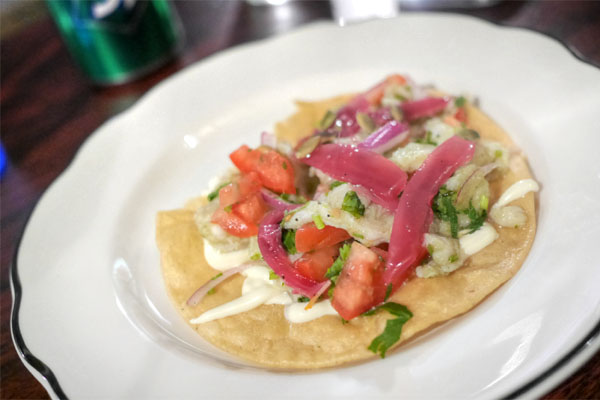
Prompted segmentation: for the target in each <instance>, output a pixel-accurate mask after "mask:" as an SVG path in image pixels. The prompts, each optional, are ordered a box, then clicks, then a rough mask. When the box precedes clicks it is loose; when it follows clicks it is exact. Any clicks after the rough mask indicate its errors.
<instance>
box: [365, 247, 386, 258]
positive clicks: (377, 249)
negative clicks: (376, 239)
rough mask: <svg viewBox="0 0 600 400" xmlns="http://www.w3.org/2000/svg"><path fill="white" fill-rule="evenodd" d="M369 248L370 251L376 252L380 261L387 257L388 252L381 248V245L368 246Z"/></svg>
mask: <svg viewBox="0 0 600 400" xmlns="http://www.w3.org/2000/svg"><path fill="white" fill-rule="evenodd" d="M369 250H371V251H372V252H374V253H375V254H377V255H378V256H379V257H381V258H380V259H381V261H386V260H387V257H388V253H387V251H386V250H383V249H382V248H381V245H380V246H378V247H369Z"/></svg>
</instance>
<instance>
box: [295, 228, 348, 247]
mask: <svg viewBox="0 0 600 400" xmlns="http://www.w3.org/2000/svg"><path fill="white" fill-rule="evenodd" d="M346 239H350V235H349V234H348V232H346V231H345V230H344V229H340V228H335V227H333V226H329V225H325V227H324V228H323V229H319V228H317V227H316V225H315V223H314V222H311V223H308V224H305V225H302V226H301V227H300V228H299V229H298V230H297V231H296V250H298V252H300V253H305V252H307V251H311V250H316V249H322V248H323V247H329V246H332V245H334V244H337V243H339V242H343V241H344V240H346Z"/></svg>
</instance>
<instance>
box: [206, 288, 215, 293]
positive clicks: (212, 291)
mask: <svg viewBox="0 0 600 400" xmlns="http://www.w3.org/2000/svg"><path fill="white" fill-rule="evenodd" d="M215 289H216V288H212V289H210V290H209V291H208V292H206V294H215V292H216V290H215Z"/></svg>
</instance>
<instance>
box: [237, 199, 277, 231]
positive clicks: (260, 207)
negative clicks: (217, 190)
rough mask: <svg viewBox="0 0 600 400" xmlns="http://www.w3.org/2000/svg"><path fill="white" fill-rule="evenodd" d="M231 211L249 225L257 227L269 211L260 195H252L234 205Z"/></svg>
mask: <svg viewBox="0 0 600 400" xmlns="http://www.w3.org/2000/svg"><path fill="white" fill-rule="evenodd" d="M231 211H232V212H233V213H234V214H235V215H237V216H238V217H240V218H241V219H243V220H244V221H245V222H247V223H249V224H254V225H257V224H258V223H259V222H260V220H261V219H262V217H263V216H264V215H265V214H266V213H267V211H269V208H268V207H267V205H266V204H265V201H264V200H263V198H262V196H261V195H260V193H253V194H251V195H249V196H248V197H247V198H245V199H244V200H242V201H240V202H238V203H236V204H234V205H233V206H232V208H231Z"/></svg>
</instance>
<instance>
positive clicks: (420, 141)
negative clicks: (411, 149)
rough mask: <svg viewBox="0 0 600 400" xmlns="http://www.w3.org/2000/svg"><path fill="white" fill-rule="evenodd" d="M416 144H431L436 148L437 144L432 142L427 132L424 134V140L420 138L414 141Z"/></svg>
mask: <svg viewBox="0 0 600 400" xmlns="http://www.w3.org/2000/svg"><path fill="white" fill-rule="evenodd" d="M415 142H416V143H421V144H432V145H434V146H437V142H434V141H433V140H432V139H431V131H427V133H425V137H424V138H420V139H417V140H415Z"/></svg>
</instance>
